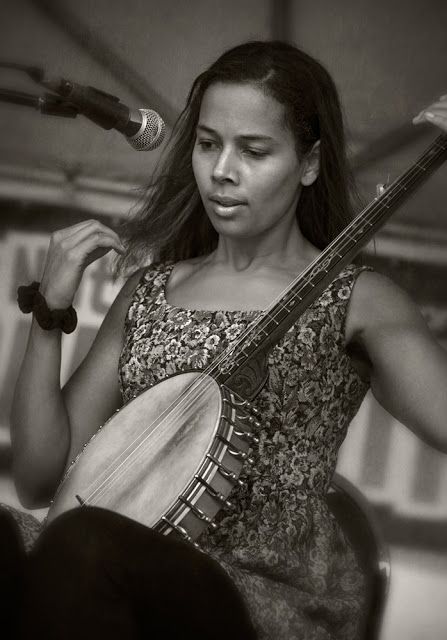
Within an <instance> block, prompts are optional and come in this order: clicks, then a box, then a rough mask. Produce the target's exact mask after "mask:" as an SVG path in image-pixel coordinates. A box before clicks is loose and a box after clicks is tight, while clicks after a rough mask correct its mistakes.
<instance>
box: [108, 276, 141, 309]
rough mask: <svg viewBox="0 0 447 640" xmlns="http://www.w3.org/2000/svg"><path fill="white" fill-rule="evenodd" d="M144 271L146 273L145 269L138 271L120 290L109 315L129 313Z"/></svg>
mask: <svg viewBox="0 0 447 640" xmlns="http://www.w3.org/2000/svg"><path fill="white" fill-rule="evenodd" d="M144 271H145V267H143V268H141V269H138V270H137V271H135V272H134V273H132V274H131V275H130V276H129V277H128V278H127V280H126V281H125V282H124V284H123V286H122V287H121V289H120V290H119V292H118V294H117V296H116V298H115V300H114V302H113V304H112V306H111V308H110V311H109V313H112V314H115V313H116V314H122V313H123V312H124V313H125V312H126V311H127V308H128V306H129V304H130V302H131V300H132V296H133V294H134V291H135V289H136V288H137V285H138V283H139V282H140V280H141V277H142V275H143V273H144Z"/></svg>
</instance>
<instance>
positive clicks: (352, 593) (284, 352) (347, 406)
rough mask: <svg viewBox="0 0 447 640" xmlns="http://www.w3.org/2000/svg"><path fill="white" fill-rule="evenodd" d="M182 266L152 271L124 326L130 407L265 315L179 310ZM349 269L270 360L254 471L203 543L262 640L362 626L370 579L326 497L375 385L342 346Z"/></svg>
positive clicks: (329, 635)
mask: <svg viewBox="0 0 447 640" xmlns="http://www.w3.org/2000/svg"><path fill="white" fill-rule="evenodd" d="M173 266H174V264H173V263H164V264H162V263H159V264H156V265H152V266H150V267H148V268H147V269H146V270H145V271H144V273H143V275H142V277H141V280H140V282H139V284H138V286H137V288H136V290H135V293H134V296H133V299H132V302H131V304H130V307H129V310H128V313H127V318H126V321H125V343H124V348H123V350H122V353H121V358H120V384H121V389H122V394H123V398H124V400H129V399H130V398H132V396H133V395H134V394H138V393H140V392H141V391H143V390H144V389H146V388H148V387H150V386H152V385H155V384H156V383H157V382H158V381H159V380H163V379H164V378H165V377H166V376H169V375H171V374H174V373H176V372H179V371H186V370H189V369H197V368H205V367H206V366H207V365H208V364H210V363H211V362H212V361H213V359H214V358H215V357H216V356H217V355H218V354H219V353H221V352H222V350H223V349H225V348H226V347H227V346H228V345H229V344H230V343H232V342H233V341H234V340H236V339H237V337H238V336H239V334H240V333H241V332H242V331H244V329H245V328H246V326H247V324H248V323H249V322H250V321H251V320H253V319H254V317H255V316H256V315H257V314H259V313H260V312H259V311H198V310H189V309H183V308H179V307H174V306H172V305H170V304H169V303H168V302H167V300H166V289H165V287H166V283H167V280H168V278H169V275H170V273H171V271H172V269H173ZM363 269H364V267H356V266H354V265H348V266H347V267H346V268H345V269H344V270H343V271H342V272H341V273H340V274H339V276H338V277H337V278H336V279H335V280H334V281H333V282H332V283H331V285H330V286H329V287H328V288H327V289H326V290H325V291H324V292H323V294H322V295H321V297H320V298H319V299H317V300H316V301H315V302H314V303H313V304H312V305H311V306H310V307H309V308H308V309H307V310H306V312H305V313H304V314H303V315H302V316H301V318H299V319H298V321H297V322H295V324H294V325H293V326H292V327H291V328H290V329H289V331H288V332H287V333H286V334H285V336H284V337H283V339H282V340H281V341H280V343H278V344H277V345H276V347H274V349H273V350H272V351H271V353H270V356H269V379H268V382H267V384H266V385H265V386H264V388H263V389H262V391H261V392H260V394H259V395H258V397H257V398H256V400H255V404H256V406H257V408H258V409H259V410H260V412H261V414H262V419H261V422H262V424H261V427H260V430H259V433H258V434H257V435H258V436H259V443H258V444H256V445H253V449H252V452H251V456H252V457H253V458H254V464H253V465H252V466H251V467H250V468H247V469H246V470H245V472H244V474H243V477H242V479H243V480H245V485H244V487H238V488H235V489H234V491H233V493H232V501H233V503H234V504H235V506H234V508H233V510H232V511H230V512H229V511H223V510H222V511H221V512H220V513H219V514H218V516H217V521H218V522H219V527H218V528H217V530H216V531H206V532H204V533H203V534H202V535H201V536H200V538H199V540H198V542H199V543H200V546H201V547H202V549H204V551H205V552H207V553H209V554H210V555H211V556H213V557H214V558H215V559H216V560H217V561H218V562H219V563H220V564H221V565H222V566H223V568H224V569H225V570H226V571H227V573H228V574H229V575H230V576H231V578H232V579H233V581H234V583H235V584H236V586H237V588H238V589H239V591H240V593H241V595H242V597H243V599H244V601H245V603H246V605H247V607H248V610H249V612H250V615H251V617H252V620H253V623H254V625H255V627H256V629H257V632H258V637H259V639H260V640H289V639H292V638H297V639H299V640H329V639H339V640H351V639H353V638H355V637H356V633H357V629H358V626H359V622H360V620H361V618H362V605H363V602H364V579H363V576H362V574H361V572H360V570H359V568H358V565H357V562H356V559H355V556H354V553H353V551H352V550H351V548H350V546H349V545H348V543H347V541H346V539H345V537H344V535H343V533H342V531H341V529H340V527H339V525H338V523H337V522H336V521H335V519H334V517H333V516H332V514H331V513H330V511H329V509H328V506H327V503H326V500H325V494H326V492H327V491H328V488H329V485H330V483H331V478H332V475H333V473H334V470H335V466H336V461H337V453H338V449H339V447H340V445H341V443H342V442H343V440H344V438H345V435H346V432H347V428H348V425H349V423H350V421H351V420H352V418H353V417H354V415H355V414H356V412H357V410H358V408H359V406H360V404H361V402H362V400H363V398H364V395H365V393H366V391H367V388H368V387H367V385H366V384H365V383H364V382H363V381H362V380H361V379H360V378H359V376H358V374H357V372H356V370H355V369H354V367H353V366H352V363H351V360H350V358H349V356H348V354H347V353H346V350H345V346H344V324H345V318H346V312H347V307H348V303H349V299H350V295H351V291H352V287H353V284H354V282H355V279H356V277H357V276H358V274H359V273H360V272H361V271H362V270H363Z"/></svg>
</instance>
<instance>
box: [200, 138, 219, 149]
mask: <svg viewBox="0 0 447 640" xmlns="http://www.w3.org/2000/svg"><path fill="white" fill-rule="evenodd" d="M197 146H198V147H200V148H201V149H202V150H203V151H209V150H210V149H214V148H215V146H216V143H215V142H214V140H197Z"/></svg>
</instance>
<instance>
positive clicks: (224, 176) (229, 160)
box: [213, 151, 238, 183]
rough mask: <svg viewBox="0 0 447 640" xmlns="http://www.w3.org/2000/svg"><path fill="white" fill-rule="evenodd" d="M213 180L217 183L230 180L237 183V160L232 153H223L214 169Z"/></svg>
mask: <svg viewBox="0 0 447 640" xmlns="http://www.w3.org/2000/svg"><path fill="white" fill-rule="evenodd" d="M213 179H214V180H216V181H217V182H224V181H226V180H229V181H231V182H235V183H236V182H237V180H238V172H237V167H236V159H235V157H234V155H233V153H232V152H231V151H222V153H220V154H219V156H218V157H217V159H216V162H215V164H214V167H213Z"/></svg>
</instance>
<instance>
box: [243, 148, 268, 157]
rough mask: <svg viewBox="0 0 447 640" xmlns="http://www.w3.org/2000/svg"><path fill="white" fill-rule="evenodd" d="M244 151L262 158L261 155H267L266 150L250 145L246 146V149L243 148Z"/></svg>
mask: <svg viewBox="0 0 447 640" xmlns="http://www.w3.org/2000/svg"><path fill="white" fill-rule="evenodd" d="M244 153H245V154H247V155H249V156H252V157H253V158H262V157H263V156H266V155H267V151H264V150H262V149H252V148H251V147H247V148H246V149H244Z"/></svg>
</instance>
